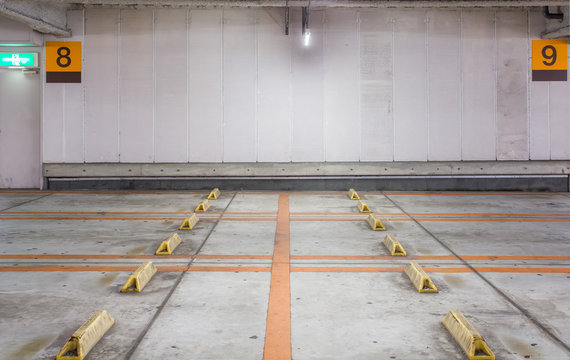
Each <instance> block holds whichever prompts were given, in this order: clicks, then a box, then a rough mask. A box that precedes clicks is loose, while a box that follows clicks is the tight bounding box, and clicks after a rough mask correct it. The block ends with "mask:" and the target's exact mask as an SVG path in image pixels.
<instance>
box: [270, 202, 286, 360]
mask: <svg viewBox="0 0 570 360" xmlns="http://www.w3.org/2000/svg"><path fill="white" fill-rule="evenodd" d="M289 232H290V229H289V195H287V194H281V195H279V208H278V213H277V226H276V230H275V246H274V249H273V266H272V268H271V286H270V290H269V304H268V307H267V327H266V330H265V348H264V352H263V359H264V360H291V292H290V291H291V287H290V265H289V260H290V254H289V246H290V243H289V240H290V238H289Z"/></svg>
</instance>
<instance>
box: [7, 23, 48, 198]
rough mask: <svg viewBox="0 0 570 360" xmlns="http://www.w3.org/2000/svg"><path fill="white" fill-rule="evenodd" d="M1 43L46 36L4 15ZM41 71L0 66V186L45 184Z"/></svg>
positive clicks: (31, 49) (26, 49) (36, 50)
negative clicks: (28, 72)
mask: <svg viewBox="0 0 570 360" xmlns="http://www.w3.org/2000/svg"><path fill="white" fill-rule="evenodd" d="M0 43H4V44H28V45H34V44H37V45H41V44H42V36H41V35H40V34H39V33H36V32H34V31H32V30H31V29H30V28H29V27H28V26H27V25H24V24H21V23H19V22H16V21H14V20H11V19H6V18H1V17H0ZM3 52H7V53H11V52H31V53H39V54H40V56H41V52H42V48H41V47H39V46H38V47H35V46H28V47H19V46H2V47H0V55H1V53H3ZM40 77H41V75H40V74H24V73H23V72H22V71H21V70H19V69H8V68H2V69H0V188H37V187H39V186H40V184H41V160H40V150H41V149H40V124H41V114H40V106H41V103H40V94H41V80H40Z"/></svg>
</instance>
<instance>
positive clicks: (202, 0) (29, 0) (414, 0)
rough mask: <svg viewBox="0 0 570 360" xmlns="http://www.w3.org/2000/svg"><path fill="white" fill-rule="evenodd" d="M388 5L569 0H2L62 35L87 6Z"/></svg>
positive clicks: (18, 15)
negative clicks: (71, 13) (70, 15)
mask: <svg viewBox="0 0 570 360" xmlns="http://www.w3.org/2000/svg"><path fill="white" fill-rule="evenodd" d="M307 5H310V7H311V8H324V7H337V8H388V7H413V8H433V7H453V8H473V7H531V6H533V7H535V6H568V0H562V1H556V0H550V1H526V0H478V1H470V0H455V1H452V0H434V1H423V0H407V1H405V0H301V1H299V0H256V1H248V0H162V1H159V0H35V1H33V0H0V15H2V16H6V17H9V18H12V19H15V20H18V21H21V22H24V23H26V24H28V25H29V26H30V27H31V28H32V29H34V30H37V31H39V32H42V33H47V34H53V35H56V36H60V37H68V36H71V31H70V30H69V29H68V28H67V16H66V11H67V10H68V9H70V8H73V9H77V8H83V7H119V8H133V7H134V8H142V7H189V8H213V7H285V6H290V7H301V6H307Z"/></svg>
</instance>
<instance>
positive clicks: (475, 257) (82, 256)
mask: <svg viewBox="0 0 570 360" xmlns="http://www.w3.org/2000/svg"><path fill="white" fill-rule="evenodd" d="M460 257H461V258H462V259H464V260H503V261H570V256H511V255H460ZM0 259H15V260H17V259H34V260H35V259H37V260H41V259H50V260H77V259H80V260H82V259H107V260H112V259H155V260H163V259H164V260H166V259H212V260H271V259H273V256H271V255H231V254H227V255H226V254H200V255H192V254H186V255H184V254H180V255H134V254H122V255H118V254H62V255H60V254H0ZM290 259H291V260H356V261H365V260H401V261H408V260H425V261H428V260H457V258H456V257H455V256H450V255H419V256H405V257H401V258H397V259H394V257H393V256H388V255H291V256H290Z"/></svg>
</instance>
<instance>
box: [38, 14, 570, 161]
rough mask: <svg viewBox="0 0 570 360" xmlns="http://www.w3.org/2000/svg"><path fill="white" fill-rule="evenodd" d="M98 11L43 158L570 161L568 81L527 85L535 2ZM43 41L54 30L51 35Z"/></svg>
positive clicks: (46, 125) (53, 115) (55, 94)
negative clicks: (306, 41) (305, 40)
mask: <svg viewBox="0 0 570 360" xmlns="http://www.w3.org/2000/svg"><path fill="white" fill-rule="evenodd" d="M300 17H301V16H300V9H293V10H292V14H291V25H290V26H291V27H290V29H291V33H290V35H289V36H285V35H284V32H283V13H282V10H280V9H270V10H265V9H239V10H238V9H226V10H221V9H215V10H185V9H155V10H152V9H145V10H118V9H89V10H86V11H72V12H70V13H69V14H68V23H69V26H70V27H71V28H72V30H73V34H74V37H73V38H72V39H70V40H74V41H82V42H83V55H84V63H83V83H82V84H68V85H62V84H45V85H44V104H43V161H44V162H46V163H59V162H142V163H149V162H256V161H258V162H289V161H293V162H301V161H309V162H312V161H447V160H450V161H451V160H525V159H526V160H528V159H531V160H548V159H570V86H569V84H568V83H567V82H558V83H538V82H534V83H533V82H531V81H530V60H531V59H530V56H531V48H530V46H531V41H532V40H533V39H539V38H540V37H539V34H540V32H541V31H542V30H543V29H544V20H543V18H542V16H541V14H540V12H539V10H538V9H536V10H532V11H527V10H525V9H514V10H507V9H504V10H503V9H499V10H494V9H478V10H453V9H441V10H438V9H429V10H418V9H410V10H407V9H399V10H396V9H366V10H364V9H362V10H355V9H350V10H349V9H346V10H343V9H327V10H313V11H311V17H310V26H311V33H312V36H311V44H310V46H309V47H304V46H303V45H302V41H301V35H300V29H301V19H300ZM46 40H50V39H49V38H48V39H46Z"/></svg>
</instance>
